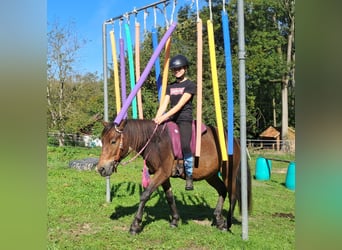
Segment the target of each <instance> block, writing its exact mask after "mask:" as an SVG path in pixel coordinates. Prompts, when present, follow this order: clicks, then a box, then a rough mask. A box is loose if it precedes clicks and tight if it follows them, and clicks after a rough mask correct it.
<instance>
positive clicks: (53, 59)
mask: <svg viewBox="0 0 342 250" xmlns="http://www.w3.org/2000/svg"><path fill="white" fill-rule="evenodd" d="M47 37H48V52H47V76H48V83H47V103H48V115H49V119H48V121H50V122H51V123H50V129H54V130H57V131H58V143H59V146H64V136H65V126H66V117H67V115H66V112H68V109H69V108H70V106H71V102H70V101H67V100H66V99H65V93H68V92H66V91H65V89H66V88H70V87H71V86H68V85H67V84H68V83H70V82H72V76H73V73H74V70H73V67H74V65H75V63H76V59H77V53H78V51H79V49H80V48H81V46H82V45H83V44H84V43H85V41H80V40H79V38H78V37H77V33H76V32H74V26H73V23H70V24H68V25H65V26H61V25H60V24H59V23H58V22H55V23H53V24H52V25H51V28H50V30H49V31H48V34H47Z"/></svg>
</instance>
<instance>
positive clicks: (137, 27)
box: [135, 20, 144, 119]
mask: <svg viewBox="0 0 342 250" xmlns="http://www.w3.org/2000/svg"><path fill="white" fill-rule="evenodd" d="M135 75H136V78H137V79H139V78H140V23H139V22H137V21H136V20H135ZM137 100H138V114H139V119H144V113H143V107H142V97H141V89H139V91H138V94H137Z"/></svg>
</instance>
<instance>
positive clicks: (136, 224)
mask: <svg viewBox="0 0 342 250" xmlns="http://www.w3.org/2000/svg"><path fill="white" fill-rule="evenodd" d="M152 187H153V185H151V184H150V185H149V186H148V187H147V188H146V189H145V190H144V192H142V194H141V195H140V203H139V207H138V210H137V213H136V214H135V217H134V220H133V222H132V224H131V227H130V229H129V232H130V233H131V234H133V235H135V234H137V233H140V232H141V230H142V227H141V221H142V216H143V213H144V208H145V204H146V202H147V201H148V199H149V198H150V196H151V194H152V193H153V191H154V189H155V188H152Z"/></svg>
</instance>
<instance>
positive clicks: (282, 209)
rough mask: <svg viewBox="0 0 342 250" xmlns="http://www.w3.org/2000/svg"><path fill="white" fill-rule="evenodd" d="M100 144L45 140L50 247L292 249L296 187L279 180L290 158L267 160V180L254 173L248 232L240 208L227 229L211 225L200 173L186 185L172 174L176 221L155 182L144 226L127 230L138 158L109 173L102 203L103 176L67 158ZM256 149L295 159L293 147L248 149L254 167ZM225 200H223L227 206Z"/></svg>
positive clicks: (208, 195) (211, 197) (210, 202)
mask: <svg viewBox="0 0 342 250" xmlns="http://www.w3.org/2000/svg"><path fill="white" fill-rule="evenodd" d="M99 155H100V150H99V149H98V148H95V149H86V148H74V147H65V148H54V147H48V157H47V158H48V163H47V168H48V179H47V188H48V198H47V207H48V232H47V248H48V249H294V248H295V192H294V191H291V190H289V189H287V188H286V187H285V185H284V183H285V177H286V168H287V165H288V163H284V162H278V161H272V175H271V179H270V180H268V181H258V180H255V179H253V181H252V192H253V210H252V213H251V214H250V215H249V222H248V240H246V241H244V240H242V237H241V232H242V226H241V216H240V215H239V213H238V209H236V211H235V218H236V221H235V223H234V224H233V226H232V228H231V231H232V232H231V233H230V232H221V231H219V230H217V229H216V228H215V227H213V226H211V222H212V218H213V212H214V207H215V205H216V202H217V194H216V191H215V190H214V189H213V188H211V187H210V186H209V185H208V184H207V183H206V182H205V181H201V182H195V183H194V186H195V190H194V191H192V192H188V191H185V190H184V184H185V183H184V180H181V179H172V180H171V183H172V187H173V192H174V195H175V198H176V203H177V206H178V210H179V213H180V216H181V222H180V223H179V226H178V228H174V229H172V228H170V227H169V217H170V216H169V207H168V205H167V203H166V200H165V198H164V193H163V191H162V189H161V188H159V189H158V190H157V191H156V192H155V193H154V194H153V195H152V197H151V199H150V200H149V201H148V202H147V206H146V208H145V213H144V218H143V227H144V228H143V231H142V232H141V233H140V234H139V235H136V236H132V235H130V234H129V232H128V230H129V227H130V224H131V222H132V220H133V217H134V214H135V212H136V210H137V206H138V203H139V194H140V193H141V191H142V187H141V170H142V160H141V159H138V160H136V161H135V162H132V163H131V164H130V165H127V166H119V168H118V172H117V173H115V174H113V175H112V176H111V188H112V194H113V195H112V202H111V203H107V202H106V201H105V200H106V199H105V197H106V192H105V191H106V190H105V187H106V182H105V178H103V177H101V176H100V175H98V174H97V173H95V172H94V171H79V170H75V169H73V168H70V167H69V166H68V163H69V161H71V160H75V159H84V158H90V157H98V156H99ZM258 156H263V157H269V158H279V159H285V160H291V161H293V160H294V156H293V155H283V154H277V155H274V154H270V155H268V154H267V153H265V152H264V153H263V154H261V153H259V154H255V153H254V154H251V159H250V161H249V163H250V166H251V171H252V175H253V176H254V174H255V163H256V158H257V157H258ZM227 208H228V202H226V204H225V210H224V211H225V214H226V212H227Z"/></svg>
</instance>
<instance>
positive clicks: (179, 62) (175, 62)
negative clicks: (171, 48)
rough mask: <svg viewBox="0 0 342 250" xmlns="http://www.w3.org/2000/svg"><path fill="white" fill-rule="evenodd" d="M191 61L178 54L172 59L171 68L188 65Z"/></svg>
mask: <svg viewBox="0 0 342 250" xmlns="http://www.w3.org/2000/svg"><path fill="white" fill-rule="evenodd" d="M188 66H189V61H188V59H187V58H186V57H185V56H183V55H176V56H174V57H172V58H171V60H170V66H169V67H170V69H175V68H180V67H188Z"/></svg>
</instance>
